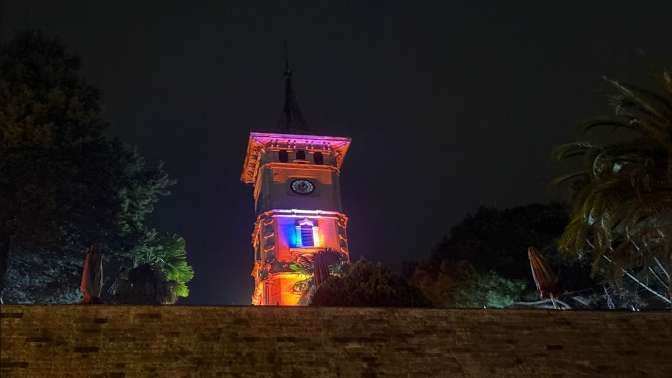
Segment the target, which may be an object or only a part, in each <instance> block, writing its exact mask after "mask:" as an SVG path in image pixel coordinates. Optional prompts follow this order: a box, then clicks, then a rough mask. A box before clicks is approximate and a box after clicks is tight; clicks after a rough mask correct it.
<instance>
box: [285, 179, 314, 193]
mask: <svg viewBox="0 0 672 378" xmlns="http://www.w3.org/2000/svg"><path fill="white" fill-rule="evenodd" d="M290 187H291V188H292V192H294V193H297V194H310V193H312V192H313V190H315V184H313V183H312V182H310V181H308V180H306V179H296V180H294V181H292V183H291V184H290Z"/></svg>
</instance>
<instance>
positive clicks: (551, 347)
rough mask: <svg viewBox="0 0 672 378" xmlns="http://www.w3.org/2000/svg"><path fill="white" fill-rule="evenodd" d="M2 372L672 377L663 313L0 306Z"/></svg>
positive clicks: (671, 319) (671, 321) (671, 332)
mask: <svg viewBox="0 0 672 378" xmlns="http://www.w3.org/2000/svg"><path fill="white" fill-rule="evenodd" d="M0 313H1V319H0V321H1V326H2V328H1V331H2V333H1V335H0V342H1V355H0V364H1V366H0V375H2V377H21V376H37V377H58V376H107V377H124V376H128V377H134V376H151V377H208V376H223V377H229V376H230V377H260V376H268V377H297V378H298V377H447V376H451V377H453V376H455V377H459V376H497V377H501V376H535V377H536V376H565V377H575V376H581V375H605V376H607V375H608V376H660V377H672V313H669V312H658V313H631V312H560V311H535V310H505V311H497V310H431V309H380V308H378V309H374V308H305V307H303V308H285V307H189V306H161V307H150V306H107V305H90V306H80V305H44V306H22V305H5V306H2V307H1V311H0Z"/></svg>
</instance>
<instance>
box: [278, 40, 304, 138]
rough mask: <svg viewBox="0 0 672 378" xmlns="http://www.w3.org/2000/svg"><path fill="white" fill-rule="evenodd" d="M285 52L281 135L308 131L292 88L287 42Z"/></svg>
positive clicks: (280, 123) (285, 42)
mask: <svg viewBox="0 0 672 378" xmlns="http://www.w3.org/2000/svg"><path fill="white" fill-rule="evenodd" d="M284 50H285V51H284V52H285V74H284V75H285V103H284V106H283V108H282V114H281V116H280V122H279V126H280V131H281V132H283V133H299V134H300V133H302V132H305V131H308V125H307V124H306V120H305V119H304V118H303V113H301V108H299V103H298V101H297V99H296V94H295V93H294V87H293V86H292V70H291V69H290V67H289V52H288V49H287V41H284Z"/></svg>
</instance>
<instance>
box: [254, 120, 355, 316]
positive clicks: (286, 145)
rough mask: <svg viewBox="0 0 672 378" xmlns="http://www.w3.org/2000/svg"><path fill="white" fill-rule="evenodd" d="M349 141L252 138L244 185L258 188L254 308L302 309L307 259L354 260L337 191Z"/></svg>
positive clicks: (280, 136)
mask: <svg viewBox="0 0 672 378" xmlns="http://www.w3.org/2000/svg"><path fill="white" fill-rule="evenodd" d="M349 146H350V138H342V137H328V136H316V135H303V134H289V133H256V132H252V133H250V137H249V141H248V146H247V155H246V157H245V163H244V167H243V173H242V176H241V180H242V181H243V182H244V183H246V184H250V185H253V186H254V203H255V210H256V214H257V218H256V222H255V224H254V230H253V232H252V246H253V249H254V267H253V269H252V277H253V278H254V293H253V295H252V304H255V305H300V304H304V303H303V302H302V300H303V299H304V298H305V292H304V291H302V290H301V288H302V286H301V285H300V283H301V282H303V281H305V280H307V279H310V277H309V276H308V275H307V274H306V273H305V272H300V271H297V269H295V265H293V264H295V262H296V261H297V260H298V259H299V258H301V257H302V256H304V257H305V256H310V255H312V254H315V253H316V252H319V251H324V250H332V251H337V252H340V253H342V254H343V255H344V256H346V257H347V256H348V255H349V251H348V239H347V233H346V229H347V222H348V218H347V217H346V216H345V214H344V213H343V211H342V207H341V194H340V187H339V180H340V172H341V167H342V164H343V159H344V158H345V155H346V153H347V151H348V148H349Z"/></svg>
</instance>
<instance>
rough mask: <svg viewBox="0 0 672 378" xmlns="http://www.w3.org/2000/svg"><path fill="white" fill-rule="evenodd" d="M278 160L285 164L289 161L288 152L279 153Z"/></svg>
mask: <svg viewBox="0 0 672 378" xmlns="http://www.w3.org/2000/svg"><path fill="white" fill-rule="evenodd" d="M278 160H280V161H281V162H283V163H286V162H288V161H289V154H288V153H287V150H280V151H278Z"/></svg>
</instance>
